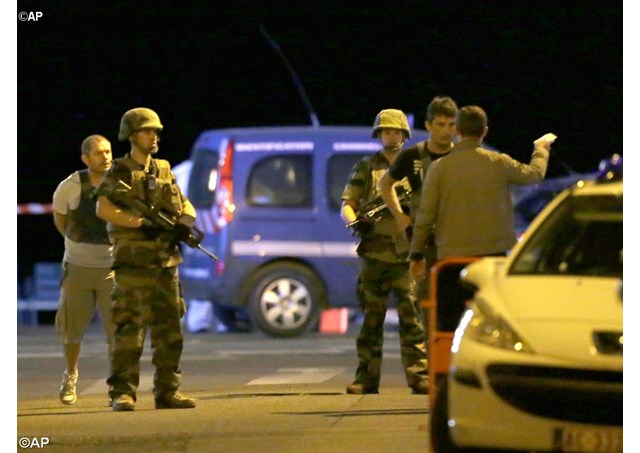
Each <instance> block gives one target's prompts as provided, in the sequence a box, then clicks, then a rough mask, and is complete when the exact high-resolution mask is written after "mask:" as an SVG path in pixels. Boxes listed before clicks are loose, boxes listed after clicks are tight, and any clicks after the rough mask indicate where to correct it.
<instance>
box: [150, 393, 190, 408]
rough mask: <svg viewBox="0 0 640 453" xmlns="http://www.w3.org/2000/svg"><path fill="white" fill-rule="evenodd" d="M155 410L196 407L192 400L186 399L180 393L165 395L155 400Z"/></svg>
mask: <svg viewBox="0 0 640 453" xmlns="http://www.w3.org/2000/svg"><path fill="white" fill-rule="evenodd" d="M155 403H156V409H191V408H192V407H196V402H195V400H194V399H193V398H188V397H186V396H184V395H183V394H182V393H180V392H174V393H165V394H162V395H158V396H156V398H155Z"/></svg>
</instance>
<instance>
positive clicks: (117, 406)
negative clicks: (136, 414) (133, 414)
mask: <svg viewBox="0 0 640 453" xmlns="http://www.w3.org/2000/svg"><path fill="white" fill-rule="evenodd" d="M111 408H112V409H113V410H114V411H116V412H122V411H132V410H135V408H136V403H135V401H134V400H133V398H132V397H131V395H127V394H123V395H118V396H116V397H114V398H113V399H112V400H111Z"/></svg>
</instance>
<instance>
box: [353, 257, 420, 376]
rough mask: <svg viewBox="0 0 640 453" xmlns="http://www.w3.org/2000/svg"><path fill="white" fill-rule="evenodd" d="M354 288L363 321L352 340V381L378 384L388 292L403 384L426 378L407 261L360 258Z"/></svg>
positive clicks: (418, 312)
mask: <svg viewBox="0 0 640 453" xmlns="http://www.w3.org/2000/svg"><path fill="white" fill-rule="evenodd" d="M357 290H358V299H359V301H360V307H361V308H362V311H363V312H364V321H363V323H362V327H361V328H360V333H359V335H358V339H357V342H356V347H357V351H358V369H357V370H356V381H357V382H359V383H361V384H363V385H365V386H367V387H376V388H377V387H378V386H379V385H380V370H381V367H382V343H383V334H384V319H385V316H386V313H387V301H388V299H389V295H390V294H391V293H392V292H393V294H394V295H395V298H396V305H397V309H398V320H399V326H400V354H401V359H402V365H403V367H404V372H405V377H406V380H407V384H408V385H409V386H410V387H412V386H414V385H416V384H418V383H419V382H420V381H422V380H424V379H426V378H427V377H428V375H429V370H428V363H427V352H426V346H425V337H424V329H423V326H422V319H421V318H422V315H421V313H420V310H419V306H418V304H417V300H416V289H415V284H414V282H413V281H412V280H411V277H410V275H409V263H387V262H384V261H379V260H374V259H369V258H361V260H360V273H359V275H358V288H357Z"/></svg>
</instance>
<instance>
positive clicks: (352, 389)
mask: <svg viewBox="0 0 640 453" xmlns="http://www.w3.org/2000/svg"><path fill="white" fill-rule="evenodd" d="M347 393H348V394H351V395H364V394H367V393H378V387H367V386H365V385H364V384H361V383H359V382H357V381H356V382H354V383H353V384H351V385H348V386H347Z"/></svg>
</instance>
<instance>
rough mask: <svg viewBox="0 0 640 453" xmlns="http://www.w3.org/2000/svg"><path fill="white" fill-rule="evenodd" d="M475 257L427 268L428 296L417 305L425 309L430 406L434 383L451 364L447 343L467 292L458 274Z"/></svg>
mask: <svg viewBox="0 0 640 453" xmlns="http://www.w3.org/2000/svg"><path fill="white" fill-rule="evenodd" d="M478 259H479V258H478V257H459V258H447V259H444V260H440V261H438V262H437V263H436V264H434V265H433V266H432V267H431V270H430V274H429V279H430V283H429V297H428V299H423V300H422V301H421V302H420V304H421V306H422V308H424V309H427V310H428V322H429V329H428V330H429V332H428V336H429V338H428V344H427V348H428V352H429V381H430V388H429V400H430V402H431V406H430V407H434V400H435V394H436V384H437V383H438V379H439V378H441V377H443V376H444V375H446V373H447V371H448V370H449V364H450V363H451V344H452V342H453V334H454V332H455V329H456V327H457V325H458V321H459V320H460V317H461V316H462V313H463V312H464V309H465V303H466V301H467V300H469V298H470V297H471V296H472V293H471V291H469V290H467V289H465V288H464V287H462V285H461V284H460V271H461V270H462V269H463V268H464V267H466V266H467V265H468V264H470V263H472V262H474V261H476V260H478Z"/></svg>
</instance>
